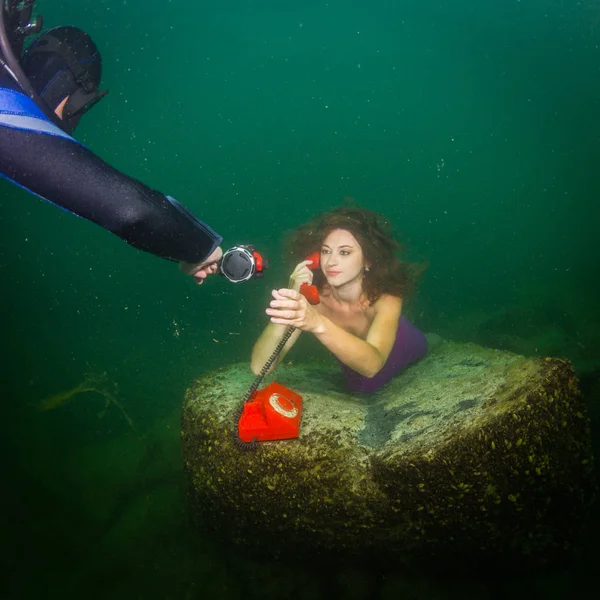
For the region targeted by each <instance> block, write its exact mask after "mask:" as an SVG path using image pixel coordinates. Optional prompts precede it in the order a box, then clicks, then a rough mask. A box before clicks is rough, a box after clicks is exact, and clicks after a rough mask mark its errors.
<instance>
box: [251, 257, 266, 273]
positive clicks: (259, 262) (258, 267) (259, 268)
mask: <svg viewBox="0 0 600 600" xmlns="http://www.w3.org/2000/svg"><path fill="white" fill-rule="evenodd" d="M252 256H254V260H255V261H256V272H257V273H262V271H263V257H262V256H261V255H260V254H259V253H258V252H253V253H252Z"/></svg>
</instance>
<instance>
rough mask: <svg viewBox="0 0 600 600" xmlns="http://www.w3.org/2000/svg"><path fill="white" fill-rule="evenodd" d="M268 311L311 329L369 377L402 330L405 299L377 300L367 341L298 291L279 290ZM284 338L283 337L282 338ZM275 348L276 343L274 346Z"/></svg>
mask: <svg viewBox="0 0 600 600" xmlns="http://www.w3.org/2000/svg"><path fill="white" fill-rule="evenodd" d="M278 293H279V296H280V298H279V299H276V300H275V301H273V302H271V307H270V308H269V309H267V314H268V315H271V322H272V323H274V324H277V325H285V326H290V325H293V326H294V327H296V328H298V329H301V330H302V331H309V332H311V333H313V334H314V335H315V337H316V338H317V339H318V340H319V341H320V342H321V343H322V344H323V345H324V346H325V347H326V348H327V349H328V350H329V351H330V352H333V354H335V356H337V358H339V360H341V361H342V362H343V363H344V364H345V365H347V366H349V367H350V368H351V369H353V370H355V371H356V372H357V373H360V374H361V375H364V376H365V377H375V375H377V373H379V371H380V370H381V368H382V367H383V365H384V364H385V363H386V361H387V359H388V357H389V355H390V352H391V351H392V347H393V346H394V341H395V340H396V332H397V331H398V321H399V320H400V313H401V312H402V299H401V298H397V297H395V296H382V297H381V298H380V299H379V300H378V301H377V302H376V303H375V310H376V313H375V318H374V319H373V322H372V323H371V326H370V327H369V331H368V333H367V337H366V339H365V340H362V339H360V338H359V337H357V336H356V335H353V334H352V333H349V332H347V331H346V330H345V329H343V328H342V327H340V326H339V325H336V324H335V323H333V321H331V320H330V319H328V318H327V317H326V316H324V315H322V314H321V313H320V312H318V311H317V310H316V309H315V307H313V306H310V305H309V304H308V302H307V301H306V298H304V297H303V296H302V295H301V294H299V293H298V292H296V291H295V290H289V289H281V290H279V292H278ZM279 339H281V338H279ZM273 347H275V344H274V345H273Z"/></svg>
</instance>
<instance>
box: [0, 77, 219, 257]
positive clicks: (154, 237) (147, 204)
mask: <svg viewBox="0 0 600 600" xmlns="http://www.w3.org/2000/svg"><path fill="white" fill-rule="evenodd" d="M11 103H12V104H11ZM13 104H14V106H20V107H22V110H21V109H18V110H14V109H13V108H12V106H13ZM0 175H2V176H4V177H5V178H6V179H9V180H11V181H13V182H14V183H16V184H17V185H19V186H21V187H23V188H25V189H27V190H28V191H30V192H32V193H34V194H36V195H38V196H40V197H41V198H44V199H45V200H48V201H50V202H52V203H53V204H56V205H57V206H60V207H62V208H64V209H66V210H67V211H69V212H72V213H74V214H76V215H79V216H80V217H83V218H85V219H87V220H89V221H92V222H94V223H97V224H98V225H100V226H101V227H104V228H105V229H108V230H109V231H112V232H113V233H114V234H116V235H118V236H119V237H120V238H122V239H123V240H125V241H126V242H127V243H128V244H131V245H132V246H134V247H135V248H139V249H140V250H145V251H146V252H151V253H152V254H155V255H157V256H161V257H163V258H167V259H171V260H176V261H187V262H191V263H197V262H201V261H203V260H204V259H205V258H207V257H208V256H209V255H210V254H211V253H212V252H213V251H214V250H215V249H216V248H217V246H219V245H220V244H221V241H222V238H221V236H220V235H218V234H217V233H216V232H214V231H213V230H212V229H211V228H210V227H209V226H208V225H206V224H205V223H203V222H202V221H200V220H198V219H197V218H196V217H194V216H193V215H192V214H191V213H190V212H189V211H188V210H187V209H186V208H185V207H184V206H182V205H181V204H179V203H178V202H177V201H176V200H174V199H173V198H171V197H168V196H165V195H164V194H161V193H160V192H157V191H156V190H153V189H151V188H149V187H147V186H146V185H144V184H143V183H141V182H139V181H137V180H136V179H133V178H131V177H128V176H127V175H124V174H123V173H120V172H119V171H117V170H116V169H114V168H113V167H111V166H110V165H109V164H107V163H106V162H104V161H103V160H101V159H100V158H98V157H97V156H96V155H95V154H93V153H92V152H90V150H88V149H87V148H86V147H84V146H83V145H81V144H80V143H79V142H77V141H76V140H74V139H73V138H71V137H69V136H68V135H66V134H64V133H62V135H61V132H59V131H58V128H56V127H55V126H54V125H52V124H51V122H50V121H49V120H48V119H47V118H46V117H45V116H44V115H43V113H42V112H41V111H40V110H39V109H37V108H36V107H35V104H34V103H33V102H32V101H31V100H30V99H29V98H27V97H26V96H25V95H24V94H22V93H21V92H20V90H18V88H17V86H16V85H15V84H14V82H13V81H12V80H11V79H10V78H9V77H8V76H7V75H6V74H5V72H4V71H3V69H2V68H0Z"/></svg>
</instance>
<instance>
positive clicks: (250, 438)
mask: <svg viewBox="0 0 600 600" xmlns="http://www.w3.org/2000/svg"><path fill="white" fill-rule="evenodd" d="M320 257H321V253H320V252H319V251H317V252H313V254H311V255H310V256H307V257H306V260H311V261H312V264H310V265H307V266H308V268H309V269H311V270H312V271H314V270H315V269H318V268H319V259H320ZM300 293H301V294H302V295H303V296H304V297H305V298H306V299H307V300H308V302H309V303H310V304H312V305H315V304H319V302H320V299H319V291H318V290H317V286H316V285H309V284H308V283H303V284H302V285H301V286H300ZM295 329H296V328H295V327H288V330H287V331H286V334H285V335H284V337H283V339H282V341H281V342H280V343H279V344H278V346H277V348H275V351H274V352H273V354H272V355H271V356H270V358H269V360H268V361H267V362H266V364H265V366H264V367H263V369H262V371H261V373H260V375H258V376H257V378H256V380H255V382H254V384H253V385H252V386H251V388H250V390H249V391H248V392H249V393H248V394H247V395H249V399H248V400H245V401H244V404H243V408H242V413H241V415H240V418H239V421H238V428H237V429H238V430H237V442H238V445H239V446H240V447H241V448H255V446H256V444H255V442H263V441H266V440H287V439H292V438H297V437H298V436H299V435H300V419H301V417H302V396H300V395H299V394H296V393H295V392H293V391H292V390H289V389H287V388H286V387H284V386H282V385H280V384H279V383H277V382H276V381H274V382H273V383H270V384H269V385H268V386H267V387H266V388H264V389H262V390H258V391H255V390H256V388H257V387H258V386H259V385H260V382H261V381H262V379H263V377H264V376H265V374H266V372H267V371H268V370H269V367H270V366H271V365H272V364H273V362H274V361H275V359H276V358H277V356H278V354H279V352H281V349H282V348H283V347H284V346H285V344H286V342H287V340H288V339H289V338H290V336H291V335H292V333H293V332H294V330H295Z"/></svg>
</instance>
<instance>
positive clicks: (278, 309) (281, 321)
mask: <svg viewBox="0 0 600 600" xmlns="http://www.w3.org/2000/svg"><path fill="white" fill-rule="evenodd" d="M306 262H307V261H304V263H301V264H305V263H306ZM298 267H300V265H298ZM298 267H296V270H298ZM294 272H295V271H294ZM311 280H312V278H311ZM302 283H304V282H302ZM309 283H310V282H309ZM266 313H267V314H268V315H269V316H270V317H271V322H272V323H277V324H278V325H287V326H288V327H289V326H293V327H296V329H301V330H302V331H310V332H312V333H316V332H317V331H318V330H319V329H320V328H321V327H322V320H323V318H322V317H321V315H320V314H319V313H318V312H317V311H316V309H315V308H314V307H313V306H311V305H310V304H309V303H308V302H307V300H306V298H305V297H304V296H303V295H302V294H300V293H299V292H298V291H296V290H291V289H287V288H282V289H280V290H273V300H271V303H270V305H269V308H267V310H266Z"/></svg>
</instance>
